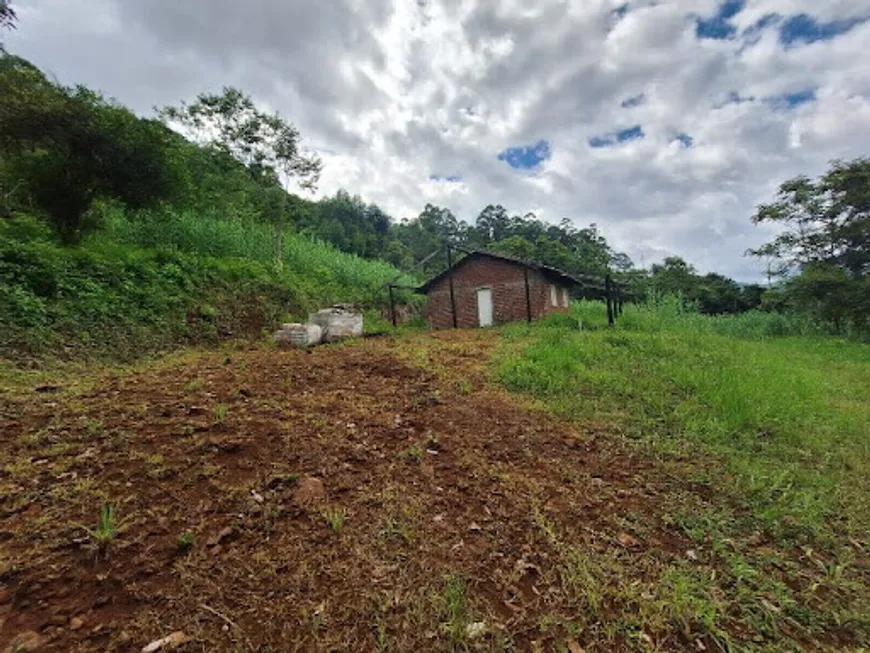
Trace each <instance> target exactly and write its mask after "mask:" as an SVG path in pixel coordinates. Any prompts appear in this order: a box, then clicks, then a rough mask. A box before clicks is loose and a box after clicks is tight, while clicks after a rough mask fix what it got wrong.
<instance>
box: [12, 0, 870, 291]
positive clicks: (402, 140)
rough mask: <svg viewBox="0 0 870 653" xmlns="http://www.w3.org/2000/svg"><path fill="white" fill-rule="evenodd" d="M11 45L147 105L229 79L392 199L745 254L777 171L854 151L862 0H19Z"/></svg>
mask: <svg viewBox="0 0 870 653" xmlns="http://www.w3.org/2000/svg"><path fill="white" fill-rule="evenodd" d="M13 6H14V7H15V8H16V10H17V12H18V16H19V28H18V30H17V32H15V33H13V34H11V35H9V36H7V37H6V42H7V46H8V48H9V49H10V50H11V51H13V52H15V53H16V54H20V55H22V56H24V57H26V58H28V59H30V60H32V61H33V62H34V63H36V64H37V65H39V66H40V67H42V68H43V69H45V70H47V71H49V72H50V73H53V74H54V75H55V76H56V77H57V78H58V79H59V80H60V81H61V82H63V83H74V82H80V83H85V84H87V85H89V86H92V87H95V88H99V89H101V90H102V91H103V92H104V93H106V94H107V95H110V96H113V97H115V98H117V99H118V100H119V101H121V102H123V103H125V104H127V105H128V106H130V107H131V108H133V109H134V110H136V111H137V112H139V113H141V114H150V113H151V111H152V108H153V107H154V106H155V105H164V104H174V103H177V102H178V101H179V100H182V99H190V98H192V97H193V96H195V95H196V94H197V93H199V92H201V91H207V90H218V89H220V87H221V86H224V85H235V86H239V87H241V88H243V89H244V90H246V91H248V92H249V93H251V94H252V95H253V96H254V97H255V99H256V100H257V101H258V102H260V103H261V104H262V105H264V106H267V107H269V108H272V109H276V110H278V111H280V112H281V113H282V114H283V115H284V116H285V117H287V118H289V119H290V120H292V121H293V122H294V123H295V124H296V125H297V127H299V129H300V130H301V131H302V133H303V136H304V137H305V143H306V144H307V145H308V146H309V147H310V148H311V149H314V150H316V151H318V152H319V153H320V155H321V156H322V158H323V160H324V164H325V170H324V174H323V177H322V180H321V184H320V187H319V191H318V192H319V194H324V193H330V194H331V193H333V192H334V191H336V190H337V189H339V188H345V189H347V190H348V191H350V192H352V193H358V194H360V195H361V196H362V197H363V198H364V199H366V200H367V201H370V202H376V203H378V204H379V205H381V206H382V207H383V208H384V209H386V210H387V211H388V212H389V213H390V214H391V215H393V216H394V217H396V218H402V217H410V216H413V215H416V214H417V213H419V212H420V210H421V209H422V207H423V205H424V204H425V203H426V202H431V203H435V204H439V205H442V206H447V207H449V208H450V209H452V210H453V211H454V212H455V213H456V214H457V215H458V216H459V217H460V218H463V219H465V220H469V221H473V220H474V218H475V217H476V215H477V213H479V211H480V209H482V208H483V207H484V206H485V205H486V204H489V203H501V204H503V205H504V206H505V207H507V208H508V210H509V211H510V212H511V213H525V212H527V211H533V212H535V213H536V214H537V215H538V216H539V217H541V218H543V219H545V220H549V221H554V222H556V221H558V220H560V219H561V218H563V217H568V218H570V219H571V220H573V221H574V223H575V224H577V225H578V226H584V225H588V224H589V223H593V222H594V223H597V224H598V225H599V227H600V228H601V230H602V231H603V233H604V235H605V236H606V237H607V238H608V240H609V241H610V242H611V243H612V244H614V245H615V246H616V247H617V248H619V249H622V250H624V251H626V252H627V253H628V254H629V255H630V256H631V257H632V258H633V259H634V260H635V262H636V263H638V264H641V263H643V264H646V265H649V264H650V263H652V262H655V261H658V260H660V259H661V258H663V257H664V256H666V255H669V254H679V255H682V256H684V257H685V258H687V259H688V260H689V261H690V262H693V263H694V264H695V265H696V266H697V267H698V268H699V269H701V270H703V271H711V270H715V271H720V272H723V273H725V274H729V275H731V276H733V277H735V278H737V279H740V280H747V281H748V280H754V279H757V278H759V277H760V269H761V267H762V266H761V265H760V264H759V263H758V262H756V261H753V260H751V259H746V258H744V257H743V252H744V251H745V250H746V248H747V247H751V246H755V245H757V244H759V243H760V242H763V241H764V240H765V239H766V238H768V237H769V232H765V231H763V230H761V229H759V228H757V227H753V226H752V225H751V224H750V222H749V218H750V216H751V215H752V211H753V207H754V206H755V205H756V204H758V203H759V202H762V201H765V200H768V199H770V198H771V197H772V194H773V192H774V190H775V188H776V186H777V185H778V183H779V182H781V181H783V180H784V179H787V178H789V177H791V176H794V175H796V174H799V173H807V174H810V175H816V174H819V173H820V172H822V171H823V170H824V169H825V167H826V165H827V162H828V161H829V160H830V159H832V158H852V157H856V156H861V155H870V56H868V52H870V20H868V19H870V3H868V0H823V1H822V0H730V1H727V2H722V1H721V0H635V1H631V2H628V3H626V2H624V0H535V1H534V2H531V1H529V0H318V1H317V2H311V1H309V0H243V1H242V0H17V1H13Z"/></svg>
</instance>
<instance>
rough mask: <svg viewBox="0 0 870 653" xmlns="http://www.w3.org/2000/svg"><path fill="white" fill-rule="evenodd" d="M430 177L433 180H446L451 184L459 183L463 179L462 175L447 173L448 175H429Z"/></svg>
mask: <svg viewBox="0 0 870 653" xmlns="http://www.w3.org/2000/svg"><path fill="white" fill-rule="evenodd" d="M429 179H430V180H432V181H446V182H449V183H451V184H458V183H459V182H460V181H462V175H447V176H446V177H442V176H441V175H429Z"/></svg>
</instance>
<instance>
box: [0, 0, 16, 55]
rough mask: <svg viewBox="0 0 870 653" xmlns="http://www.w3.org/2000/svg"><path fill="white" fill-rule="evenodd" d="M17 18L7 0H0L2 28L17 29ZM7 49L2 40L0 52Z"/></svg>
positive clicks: (0, 26)
mask: <svg viewBox="0 0 870 653" xmlns="http://www.w3.org/2000/svg"><path fill="white" fill-rule="evenodd" d="M16 19H17V16H16V15H15V10H14V9H13V8H12V7H11V6H10V5H9V3H8V2H7V0H0V30H3V29H15V21H16ZM5 51H6V50H5V48H4V47H3V42H2V41H0V53H3V52H5Z"/></svg>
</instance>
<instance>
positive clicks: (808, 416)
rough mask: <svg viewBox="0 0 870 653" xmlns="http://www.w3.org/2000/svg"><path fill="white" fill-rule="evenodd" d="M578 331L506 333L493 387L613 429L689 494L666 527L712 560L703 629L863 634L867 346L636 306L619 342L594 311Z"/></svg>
mask: <svg viewBox="0 0 870 653" xmlns="http://www.w3.org/2000/svg"><path fill="white" fill-rule="evenodd" d="M574 317H575V318H579V319H581V320H582V321H583V323H584V324H585V325H586V327H587V328H586V330H584V331H578V330H577V329H576V326H574V325H573V324H572V320H557V321H556V323H555V324H552V325H551V326H547V325H539V326H535V327H531V328H529V327H525V326H516V327H510V328H508V329H507V330H506V332H505V333H506V335H507V336H508V339H509V341H508V342H509V345H508V346H506V347H505V348H504V350H503V352H502V355H501V357H500V361H499V364H498V371H497V373H498V377H499V378H500V379H501V380H502V381H503V382H504V383H505V384H506V385H507V386H508V387H510V388H511V389H514V390H519V391H525V392H530V393H533V394H534V395H536V396H537V397H539V398H541V399H543V400H545V401H546V402H547V403H549V404H550V405H551V406H552V407H554V408H556V409H557V410H558V411H559V412H561V413H563V414H565V415H568V416H571V417H574V418H589V417H595V418H597V419H602V420H605V421H607V422H610V423H613V424H614V425H616V427H617V428H619V429H620V430H621V431H622V432H624V433H625V434H627V435H628V436H629V437H631V438H634V439H636V440H637V441H638V446H640V447H641V448H643V449H644V450H646V451H647V452H648V453H649V455H652V456H655V457H657V458H659V459H660V460H661V461H662V462H663V463H664V464H665V465H666V466H668V467H670V468H671V469H672V471H673V474H674V475H675V476H676V477H679V478H681V479H683V480H686V481H687V486H686V490H687V491H686V493H685V494H684V495H682V496H680V495H678V494H675V495H674V496H673V497H672V503H673V505H672V511H671V514H670V515H669V519H670V520H671V521H672V523H673V524H674V526H675V528H678V529H680V530H682V531H683V532H684V533H687V534H688V535H690V536H691V537H692V538H693V539H695V540H696V541H697V542H698V543H699V545H703V546H707V547H710V548H711V549H712V550H713V552H714V554H715V558H716V559H715V561H712V562H711V565H710V567H709V569H708V570H707V572H708V573H709V574H710V575H709V577H708V578H707V580H706V582H708V583H709V584H710V587H711V590H710V591H709V592H707V593H705V595H706V596H707V599H708V600H709V601H710V602H711V605H712V614H714V615H716V618H715V619H712V620H711V621H710V622H709V624H708V625H709V627H710V628H711V629H712V630H714V631H715V630H716V629H717V628H721V627H722V625H723V624H724V623H727V622H733V623H735V624H739V625H740V626H739V627H741V628H745V629H746V631H747V632H748V633H759V634H767V635H770V634H774V633H777V632H778V630H779V629H780V628H782V627H783V626H784V625H787V626H788V627H790V628H793V630H792V631H791V633H790V635H791V636H793V637H795V638H796V639H797V640H798V641H800V639H801V636H805V635H808V634H812V636H818V635H819V634H820V633H826V634H827V635H830V634H831V633H833V632H836V631H837V629H838V628H844V629H849V628H852V629H857V632H862V633H864V634H865V636H866V634H867V633H868V625H870V623H868V615H870V592H868V590H867V587H868V584H867V581H868V572H867V569H868V567H867V564H868V562H867V546H868V542H867V541H866V536H867V532H868V529H870V482H868V479H870V473H868V472H870V438H868V436H870V426H868V425H870V347H868V346H866V345H862V344H857V343H849V342H844V341H838V340H832V339H821V338H794V337H791V338H764V337H762V335H761V334H763V333H764V332H765V331H766V329H765V328H764V325H762V324H761V323H762V322H763V318H758V317H752V316H749V317H746V318H743V319H742V320H741V319H739V318H738V319H734V318H729V319H724V320H717V319H715V318H703V317H700V316H679V315H676V314H674V312H673V311H668V310H667V309H663V310H651V309H638V308H632V307H629V309H628V313H627V314H626V315H625V316H624V319H623V321H622V323H621V324H620V325H619V326H618V327H617V328H615V329H612V330H609V329H606V328H600V327H602V323H603V319H604V318H603V308H601V307H600V306H597V307H596V306H594V305H589V304H587V305H581V306H578V307H577V308H576V309H575V315H574ZM772 319H775V320H778V319H779V318H772ZM768 326H770V325H768ZM596 327H599V328H596ZM782 327H783V325H781V324H780V325H774V326H773V328H772V330H774V331H779V330H781V329H782ZM722 333H729V334H732V335H721V334H722ZM713 570H717V572H718V576H717V575H714V574H713ZM703 605H706V602H705V603H703ZM707 607H710V606H707ZM705 609H706V608H705Z"/></svg>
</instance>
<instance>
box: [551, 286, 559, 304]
mask: <svg viewBox="0 0 870 653" xmlns="http://www.w3.org/2000/svg"><path fill="white" fill-rule="evenodd" d="M558 291H559V289H558V288H556V284H552V283H551V284H550V304H551V305H553V306H558V305H559V297H558V294H557V293H558Z"/></svg>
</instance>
